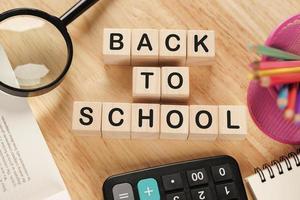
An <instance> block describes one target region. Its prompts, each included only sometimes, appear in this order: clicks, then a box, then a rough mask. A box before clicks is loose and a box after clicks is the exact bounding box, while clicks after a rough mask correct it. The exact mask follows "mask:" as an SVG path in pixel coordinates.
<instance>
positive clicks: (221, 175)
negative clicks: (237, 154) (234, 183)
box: [212, 164, 232, 182]
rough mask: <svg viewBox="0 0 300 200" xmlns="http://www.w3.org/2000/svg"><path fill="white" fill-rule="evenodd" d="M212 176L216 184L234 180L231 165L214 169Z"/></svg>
mask: <svg viewBox="0 0 300 200" xmlns="http://www.w3.org/2000/svg"><path fill="white" fill-rule="evenodd" d="M212 175H213V177H214V180H215V182H221V181H227V180H232V172H231V169H230V165H229V164H225V165H219V166H214V167H212Z"/></svg>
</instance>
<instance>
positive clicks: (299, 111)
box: [294, 89, 300, 124]
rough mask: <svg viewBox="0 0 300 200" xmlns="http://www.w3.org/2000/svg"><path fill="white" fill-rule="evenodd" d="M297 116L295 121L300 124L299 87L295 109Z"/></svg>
mask: <svg viewBox="0 0 300 200" xmlns="http://www.w3.org/2000/svg"><path fill="white" fill-rule="evenodd" d="M295 112H296V114H295V117H294V121H295V122H296V123H297V124H299V123H300V90H299V89H298V93H297V103H296V109H295Z"/></svg>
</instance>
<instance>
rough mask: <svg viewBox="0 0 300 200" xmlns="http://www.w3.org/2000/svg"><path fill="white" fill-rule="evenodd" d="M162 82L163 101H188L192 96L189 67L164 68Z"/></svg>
mask: <svg viewBox="0 0 300 200" xmlns="http://www.w3.org/2000/svg"><path fill="white" fill-rule="evenodd" d="M161 81H162V83H161V93H162V99H163V100H179V101H185V100H188V98H189V96H190V76H189V68H188V67H163V68H162V80H161Z"/></svg>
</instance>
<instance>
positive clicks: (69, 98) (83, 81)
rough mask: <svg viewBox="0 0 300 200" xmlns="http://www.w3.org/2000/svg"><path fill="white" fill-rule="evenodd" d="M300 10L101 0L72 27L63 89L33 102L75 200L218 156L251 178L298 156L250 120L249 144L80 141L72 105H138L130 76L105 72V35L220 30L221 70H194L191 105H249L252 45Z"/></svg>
mask: <svg viewBox="0 0 300 200" xmlns="http://www.w3.org/2000/svg"><path fill="white" fill-rule="evenodd" d="M75 2H76V0H51V1H50V0H48V1H41V0H27V1H24V0H5V1H0V11H1V12H2V11H5V10H8V9H11V8H16V7H34V8H38V9H42V10H44V11H47V12H49V13H51V14H53V15H56V16H60V15H62V14H63V13H64V11H66V10H67V9H69V7H71V6H72V5H73V4H74V3H75ZM299 10H300V1H297V0H290V1H288V0H285V1H282V0H264V1H261V0H243V1H241V0H206V1H204V0H151V1H149V0H102V1H101V2H99V3H98V4H96V5H95V6H94V7H93V8H92V9H90V10H89V11H88V12H87V13H85V14H84V15H83V16H82V17H80V18H79V19H78V20H76V21H75V22H74V23H73V24H71V25H70V26H69V27H68V28H69V32H70V34H71V37H72V39H73V43H74V51H75V52H74V60H73V64H72V67H71V69H70V71H69V73H68V75H67V77H66V79H65V81H64V82H63V83H62V84H61V86H59V87H58V88H57V89H55V90H54V91H52V92H50V93H48V94H46V95H43V96H40V97H35V98H31V99H30V100H29V101H30V105H31V107H32V109H33V112H34V115H35V117H36V119H37V120H38V123H39V125H40V128H41V130H42V132H43V134H44V136H45V138H46V141H47V143H48V145H49V148H50V150H51V152H52V154H53V156H54V159H55V161H56V163H57V165H58V168H59V169H60V172H61V174H62V176H63V178H64V180H65V183H66V185H67V188H68V189H69V191H70V193H71V196H72V199H73V200H96V199H103V197H102V192H101V187H102V184H103V182H104V180H105V179H106V178H107V177H108V176H110V175H113V174H117V173H122V172H127V171H130V170H135V169H141V168H146V167H150V166H156V165H161V164H167V163H171V162H176V161H184V160H189V159H196V158H201V157H206V156H214V155H220V154H228V155H231V156H234V157H235V158H236V159H237V160H238V162H239V164H240V168H241V172H242V175H243V177H246V176H248V175H250V174H252V173H253V168H254V167H256V166H261V165H262V164H263V163H265V162H269V161H271V160H272V159H276V158H278V157H279V156H280V155H281V154H285V153H287V152H289V151H293V150H295V148H296V147H293V146H290V145H283V144H280V143H277V142H275V141H273V140H271V139H269V138H268V137H266V136H265V135H263V134H262V133H261V131H259V130H258V128H256V126H255V125H254V124H253V122H252V120H251V119H250V116H249V120H248V121H249V122H248V124H249V129H248V130H249V135H248V136H247V140H245V141H227V142H224V141H215V142H200V141H199V142H191V141H179V142H175V141H163V140H158V141H126V140H121V141H118V140H112V141H108V140H107V141H105V140H103V139H101V138H100V137H78V136H75V135H74V134H73V133H72V131H71V114H72V105H73V101H75V100H80V101H119V102H132V97H131V80H132V77H131V68H128V67H109V66H106V65H104V64H103V61H102V54H101V51H102V30H103V28H105V27H122V28H123V27H129V28H158V29H160V28H181V29H211V30H215V32H216V46H217V47H216V52H217V56H216V63H215V65H214V66H212V67H193V68H191V72H190V74H191V75H190V78H191V97H190V101H189V103H190V104H246V92H247V86H248V84H249V80H248V79H247V72H248V69H247V64H248V63H249V62H251V61H253V60H254V59H255V58H256V56H255V55H254V54H251V53H249V52H248V51H247V45H248V44H257V43H263V42H264V40H265V39H266V37H267V36H268V34H269V33H270V32H271V31H272V29H273V28H274V27H276V25H278V24H279V23H280V22H281V21H282V20H284V19H286V18H288V17H289V16H291V15H294V14H296V13H297V12H299ZM249 198H250V195H249Z"/></svg>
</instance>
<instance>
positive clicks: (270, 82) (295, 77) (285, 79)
mask: <svg viewBox="0 0 300 200" xmlns="http://www.w3.org/2000/svg"><path fill="white" fill-rule="evenodd" d="M297 82H300V74H285V75H277V76H266V77H261V79H260V85H261V86H263V87H271V86H274V85H279V84H290V83H297Z"/></svg>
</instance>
